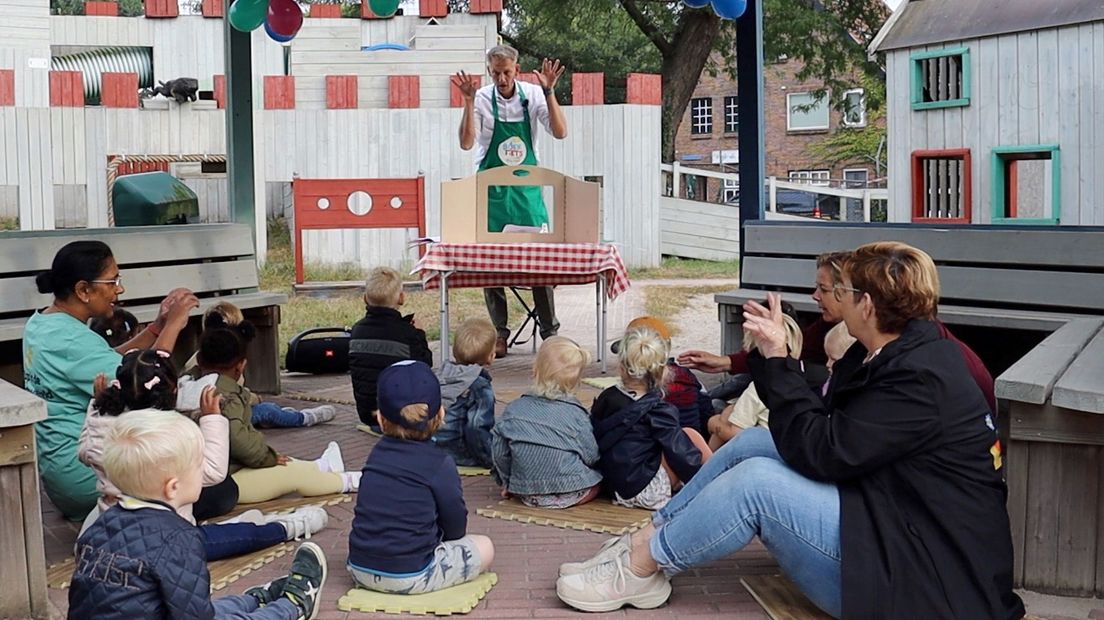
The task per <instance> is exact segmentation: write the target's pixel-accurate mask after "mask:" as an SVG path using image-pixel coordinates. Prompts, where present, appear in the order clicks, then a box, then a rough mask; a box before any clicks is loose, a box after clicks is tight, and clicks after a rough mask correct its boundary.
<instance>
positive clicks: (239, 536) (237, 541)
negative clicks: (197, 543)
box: [199, 523, 287, 562]
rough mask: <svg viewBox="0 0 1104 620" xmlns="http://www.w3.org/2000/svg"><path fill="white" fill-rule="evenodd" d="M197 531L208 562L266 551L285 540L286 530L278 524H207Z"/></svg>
mask: <svg viewBox="0 0 1104 620" xmlns="http://www.w3.org/2000/svg"><path fill="white" fill-rule="evenodd" d="M199 531H200V533H202V534H203V549H204V550H205V551H206V552H207V561H208V562H214V561H215V560H222V559H224V558H232V557H236V556H239V555H245V554H247V553H252V552H253V551H257V550H258V549H266V548H268V547H272V546H274V545H278V544H280V543H282V542H284V540H286V539H287V530H285V529H284V526H282V525H280V524H279V523H269V524H268V525H254V524H253V523H226V524H218V523H209V524H207V525H201V526H199Z"/></svg>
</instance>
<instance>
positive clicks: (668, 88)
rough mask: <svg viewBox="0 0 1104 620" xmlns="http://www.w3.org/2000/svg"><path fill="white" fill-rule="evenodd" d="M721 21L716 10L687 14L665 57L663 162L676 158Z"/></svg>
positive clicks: (687, 12)
mask: <svg viewBox="0 0 1104 620" xmlns="http://www.w3.org/2000/svg"><path fill="white" fill-rule="evenodd" d="M720 29H721V19H720V18H719V17H717V15H716V14H715V13H713V11H683V13H682V16H681V17H680V19H679V25H678V31H677V32H676V33H675V37H674V39H673V40H672V41H671V48H670V51H669V53H665V54H663V66H662V69H661V73H662V75H663V77H662V80H663V159H664V161H667V162H671V161H674V159H675V134H676V133H678V128H679V123H681V122H682V113H683V112H684V111H686V106H687V105H688V104H689V103H690V97H691V95H693V94H694V88H695V87H696V86H697V85H698V80H699V78H701V74H702V70H703V69H705V63H706V62H707V61H708V60H709V55H710V53H712V51H713V46H714V43H715V42H716V39H717V34H718V33H719V32H720Z"/></svg>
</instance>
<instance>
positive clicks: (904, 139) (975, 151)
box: [886, 22, 1104, 226]
mask: <svg viewBox="0 0 1104 620" xmlns="http://www.w3.org/2000/svg"><path fill="white" fill-rule="evenodd" d="M955 47H967V48H969V49H970V57H971V58H970V70H971V73H972V83H971V93H970V97H971V102H970V105H969V106H966V107H958V108H946V109H936V110H924V111H915V112H914V111H913V110H912V107H911V104H910V97H911V88H910V82H911V77H912V76H911V72H910V71H911V70H910V62H911V61H910V59H909V56H910V55H911V54H912V53H916V52H924V51H936V50H941V49H949V48H955ZM1101 76H1104V22H1095V23H1090V24H1083V25H1079V26H1069V27H1064V28H1052V29H1047V30H1040V31H1035V32H1024V33H1018V34H1011V35H1005V36H999V37H988V38H984V39H970V40H965V41H951V42H948V43H946V44H944V45H933V46H928V47H923V48H915V49H912V50H895V51H892V52H890V53H889V54H888V55H887V58H886V90H887V92H888V93H889V95H890V100H889V103H888V119H887V123H888V127H889V132H890V136H891V140H892V141H893V144H891V148H890V149H889V160H888V164H889V193H890V200H889V209H890V210H889V221H891V222H908V221H911V206H912V196H911V183H912V180H911V170H910V161H909V156H910V154H911V153H912V151H915V150H926V149H953V148H969V149H970V150H971V155H972V157H973V162H974V163H973V168H974V169H973V179H972V190H973V208H972V212H973V218H972V221H973V223H975V224H988V223H989V222H990V221H991V216H992V211H991V209H992V207H991V202H990V196H991V194H992V188H991V184H992V172H991V168H990V161H991V160H990V158H991V156H992V149H993V147H996V146H1011V145H1027V144H1058V145H1059V146H1060V147H1061V182H1062V189H1061V191H1062V194H1061V195H1062V210H1061V223H1062V224H1063V225H1096V226H1100V225H1104V205H1101V203H1100V194H1101V192H1104V174H1102V173H1104V78H1102V77H1101Z"/></svg>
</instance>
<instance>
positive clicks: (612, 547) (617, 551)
mask: <svg viewBox="0 0 1104 620" xmlns="http://www.w3.org/2000/svg"><path fill="white" fill-rule="evenodd" d="M630 536H631V535H630V534H622V535H621V536H614V537H613V538H611V539H609V540H607V541H606V542H604V543H602V548H601V549H599V550H598V553H596V554H595V555H594V557H592V558H590V559H589V560H585V561H583V562H565V563H563V564H560V577H563V576H565V575H578V574H579V573H584V572H586V569H588V568H590V567H591V566H594V565H595V564H601V563H602V562H605V561H606V560H608V559H610V558H613V557H616V556H618V555H621V554H622V553H624V552H625V551H627V550H629V549H630V548H632V542H631V540H632V539H631V538H630Z"/></svg>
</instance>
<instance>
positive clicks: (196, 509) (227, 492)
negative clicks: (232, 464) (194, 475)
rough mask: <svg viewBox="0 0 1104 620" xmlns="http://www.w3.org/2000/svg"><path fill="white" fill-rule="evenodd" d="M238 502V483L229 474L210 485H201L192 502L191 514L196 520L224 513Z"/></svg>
mask: <svg viewBox="0 0 1104 620" xmlns="http://www.w3.org/2000/svg"><path fill="white" fill-rule="evenodd" d="M237 504H238V484H237V483H236V482H234V479H233V478H231V477H230V476H226V480H223V481H222V482H220V483H218V484H216V485H214V486H210V487H203V491H201V492H200V494H199V499H198V500H196V503H194V504H192V514H193V515H194V516H195V520H196V522H197V523H198V522H200V521H203V520H205V519H211V518H213V517H218V516H220V515H224V514H226V513H228V512H230V511H231V510H233V509H234V506H236V505H237Z"/></svg>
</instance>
